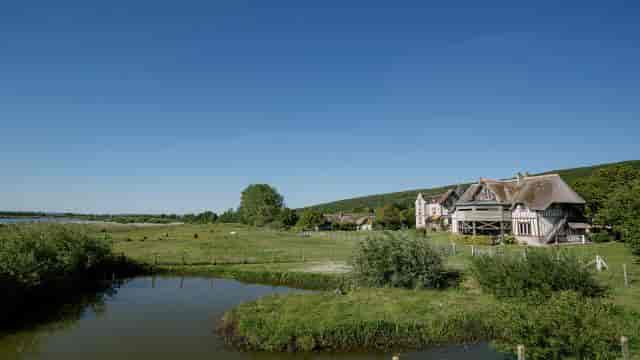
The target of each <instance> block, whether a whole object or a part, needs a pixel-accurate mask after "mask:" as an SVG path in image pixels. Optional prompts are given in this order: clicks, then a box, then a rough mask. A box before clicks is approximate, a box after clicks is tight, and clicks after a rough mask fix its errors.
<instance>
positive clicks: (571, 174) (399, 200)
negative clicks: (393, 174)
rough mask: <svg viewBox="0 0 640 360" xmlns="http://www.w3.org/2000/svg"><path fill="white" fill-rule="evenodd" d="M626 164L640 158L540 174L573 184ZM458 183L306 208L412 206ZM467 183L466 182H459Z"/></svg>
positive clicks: (637, 163)
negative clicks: (559, 178)
mask: <svg viewBox="0 0 640 360" xmlns="http://www.w3.org/2000/svg"><path fill="white" fill-rule="evenodd" d="M622 164H627V165H631V166H633V167H634V168H637V169H640V160H630V161H622V162H616V163H608V164H599V165H593V166H584V167H578V168H572V169H562V170H550V171H546V172H544V173H542V174H549V173H557V174H559V175H560V176H561V177H562V178H563V179H564V180H565V181H566V182H567V183H569V184H573V183H574V182H575V181H576V180H578V179H580V178H582V177H585V176H589V175H591V173H593V172H594V171H596V170H598V169H602V168H606V167H611V166H615V165H622ZM457 185H458V184H452V185H447V186H441V187H435V188H430V189H415V190H407V191H400V192H394V193H387V194H377V195H369V196H362V197H357V198H352V199H344V200H338V201H333V202H329V203H324V204H318V205H313V206H309V207H307V208H313V209H316V210H320V211H322V212H324V213H335V212H339V211H345V212H351V211H362V209H363V208H370V209H374V208H377V207H380V206H382V205H384V204H388V203H395V204H398V205H400V206H401V207H405V208H406V207H412V206H413V203H414V201H415V199H416V197H417V196H418V193H419V192H422V193H423V194H424V195H427V196H428V195H435V194H439V193H442V192H445V191H447V190H448V189H451V188H455V187H456V186H457ZM461 185H468V184H461Z"/></svg>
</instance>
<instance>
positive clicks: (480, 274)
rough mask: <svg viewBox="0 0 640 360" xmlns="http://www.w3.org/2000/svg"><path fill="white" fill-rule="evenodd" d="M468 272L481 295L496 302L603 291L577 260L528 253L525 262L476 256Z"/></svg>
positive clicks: (536, 252)
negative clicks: (501, 299)
mask: <svg viewBox="0 0 640 360" xmlns="http://www.w3.org/2000/svg"><path fill="white" fill-rule="evenodd" d="M471 271H472V273H473V275H474V277H475V278H476V279H477V280H478V282H479V284H480V286H481V287H482V289H483V290H484V291H487V292H489V293H491V294H493V295H495V296H496V297H498V298H509V297H528V296H531V297H538V298H546V297H549V296H551V294H552V293H553V292H557V291H563V290H571V291H575V292H577V293H579V294H580V295H582V296H586V297H598V296H602V295H604V294H605V292H606V290H607V289H606V287H604V286H603V285H601V284H600V283H599V282H598V281H597V280H596V279H595V277H594V274H593V273H592V271H591V270H590V268H588V267H586V266H585V265H584V264H583V263H582V262H581V261H580V260H579V259H578V258H576V257H574V256H569V255H567V254H562V256H557V255H554V254H553V253H551V252H549V251H545V250H536V251H529V253H528V255H527V257H526V259H524V258H522V257H515V256H478V257H474V258H473V260H472V263H471Z"/></svg>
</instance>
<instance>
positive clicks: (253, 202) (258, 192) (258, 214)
mask: <svg viewBox="0 0 640 360" xmlns="http://www.w3.org/2000/svg"><path fill="white" fill-rule="evenodd" d="M283 206H284V198H283V197H282V195H280V194H279V193H278V191H277V190H276V189H275V188H273V187H272V186H270V185H267V184H252V185H249V186H248V187H247V188H246V189H244V191H242V196H241V199H240V208H239V209H238V211H239V213H240V218H241V220H242V222H244V223H245V224H249V225H254V226H264V225H266V224H268V223H271V222H273V221H274V220H276V219H277V218H278V215H279V214H280V210H282V207H283Z"/></svg>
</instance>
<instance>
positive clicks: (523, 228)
mask: <svg viewBox="0 0 640 360" xmlns="http://www.w3.org/2000/svg"><path fill="white" fill-rule="evenodd" d="M518 234H520V235H531V224H530V223H528V222H521V223H518Z"/></svg>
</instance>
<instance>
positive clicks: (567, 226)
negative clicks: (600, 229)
mask: <svg viewBox="0 0 640 360" xmlns="http://www.w3.org/2000/svg"><path fill="white" fill-rule="evenodd" d="M584 206H585V201H584V199H582V198H581V197H580V195H578V194H577V193H576V192H575V191H574V190H573V189H571V187H570V186H569V185H568V184H567V183H566V182H564V180H562V178H561V177H560V176H559V175H557V174H549V175H539V176H523V175H521V174H518V176H517V177H516V178H515V179H512V180H503V181H500V180H491V179H484V178H481V179H480V181H479V182H478V183H477V184H473V185H471V186H470V187H469V188H468V189H467V190H466V191H465V192H464V194H463V195H462V196H461V197H460V199H459V200H458V201H457V203H456V204H455V206H454V208H453V211H452V212H451V222H452V224H451V231H452V232H453V233H459V234H469V235H476V234H484V235H504V234H512V235H514V236H515V237H516V239H517V240H518V241H519V242H523V243H527V244H530V245H544V244H549V243H554V242H563V241H569V242H578V241H584V239H585V238H584V235H585V232H586V230H587V229H588V227H589V225H588V224H587V223H586V221H585V218H584V215H583V214H584Z"/></svg>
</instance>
